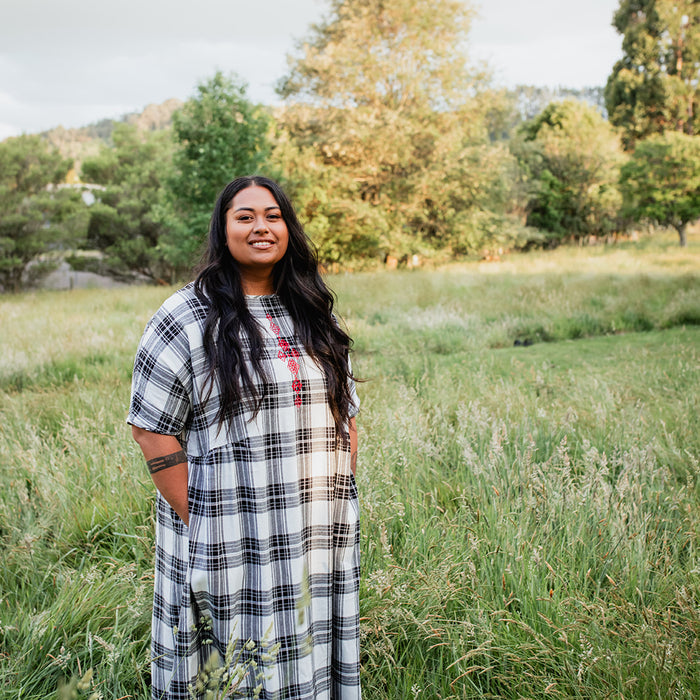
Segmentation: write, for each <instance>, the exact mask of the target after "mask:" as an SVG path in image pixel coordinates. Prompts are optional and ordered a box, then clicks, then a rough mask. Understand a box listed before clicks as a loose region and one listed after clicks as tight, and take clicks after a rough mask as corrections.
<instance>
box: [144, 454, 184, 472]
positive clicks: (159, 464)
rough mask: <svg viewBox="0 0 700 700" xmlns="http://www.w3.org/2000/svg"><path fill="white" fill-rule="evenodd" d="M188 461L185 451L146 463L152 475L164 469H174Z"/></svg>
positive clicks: (155, 458)
mask: <svg viewBox="0 0 700 700" xmlns="http://www.w3.org/2000/svg"><path fill="white" fill-rule="evenodd" d="M186 461H187V455H186V454H185V451H184V450H180V451H179V452H173V453H172V454H171V455H165V456H163V457H154V458H153V459H149V460H148V461H147V462H146V465H147V466H148V471H149V472H150V473H151V474H155V473H156V472H159V471H162V470H163V469H169V468H170V467H174V466H175V465H176V464H182V463H183V462H186Z"/></svg>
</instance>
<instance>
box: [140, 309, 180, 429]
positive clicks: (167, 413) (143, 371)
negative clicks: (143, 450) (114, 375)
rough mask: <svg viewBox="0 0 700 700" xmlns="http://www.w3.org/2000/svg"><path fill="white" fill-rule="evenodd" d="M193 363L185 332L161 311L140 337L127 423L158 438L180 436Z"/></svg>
mask: <svg viewBox="0 0 700 700" xmlns="http://www.w3.org/2000/svg"><path fill="white" fill-rule="evenodd" d="M191 393H192V362H191V359H190V352H189V342H188V338H187V333H186V331H185V328H184V327H183V326H182V324H181V323H180V322H178V320H177V319H176V317H175V316H174V315H173V314H171V313H168V312H167V311H165V310H164V309H163V308H161V309H160V310H159V311H158V313H156V315H155V316H154V317H153V318H152V319H151V320H150V322H149V323H148V325H147V326H146V330H145V331H144V333H143V337H142V338H141V342H140V344H139V348H138V351H137V352H136V359H135V360H134V374H133V377H132V382H131V405H130V407H129V415H128V417H127V423H130V424H131V425H134V426H136V427H137V428H143V429H144V430H149V431H150V432H153V433H160V434H161V435H179V434H180V433H182V431H183V429H184V428H185V426H186V425H187V423H188V419H189V417H190V414H191V407H192V400H191Z"/></svg>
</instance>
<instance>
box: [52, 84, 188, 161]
mask: <svg viewBox="0 0 700 700" xmlns="http://www.w3.org/2000/svg"><path fill="white" fill-rule="evenodd" d="M182 104H183V103H182V101H181V100H178V99H176V98H174V97H173V98H171V99H169V100H166V101H165V102H163V103H161V104H150V105H148V106H147V107H146V108H145V109H144V110H143V112H131V113H129V114H125V115H123V116H122V117H121V118H120V119H116V120H115V119H102V120H100V121H99V122H95V123H94V124H89V125H87V126H81V127H78V128H75V129H66V128H64V127H62V126H57V127H56V128H55V129H51V130H50V131H45V132H43V133H42V134H41V135H42V136H43V137H44V138H46V139H47V140H48V141H49V143H50V144H51V145H52V146H55V147H56V148H57V149H58V150H59V151H60V153H61V154H62V155H63V156H65V157H66V158H71V159H72V160H73V161H75V166H74V167H75V169H76V171H78V170H79V169H80V164H81V163H82V161H83V160H84V159H85V158H89V157H91V156H94V155H97V153H98V151H99V150H100V145H101V144H103V143H109V142H110V140H111V137H112V131H113V130H114V127H115V125H116V124H119V123H124V122H126V123H127V124H134V125H135V126H136V128H137V129H138V130H139V131H158V130H160V129H167V128H168V127H169V126H170V125H171V124H172V119H173V113H174V112H175V111H176V110H178V109H180V107H182Z"/></svg>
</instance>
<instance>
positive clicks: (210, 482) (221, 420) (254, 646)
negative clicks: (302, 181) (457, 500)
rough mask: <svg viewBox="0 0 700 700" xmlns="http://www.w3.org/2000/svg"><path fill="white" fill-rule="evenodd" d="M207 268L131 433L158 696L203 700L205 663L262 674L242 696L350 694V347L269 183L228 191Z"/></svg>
mask: <svg viewBox="0 0 700 700" xmlns="http://www.w3.org/2000/svg"><path fill="white" fill-rule="evenodd" d="M206 260H207V261H206V265H205V266H204V268H203V270H202V271H201V272H200V274H199V276H198V277H197V280H196V281H195V282H194V283H193V284H190V285H187V286H186V287H184V288H183V289H181V290H180V291H178V292H177V293H176V294H174V295H173V296H172V297H171V298H170V299H168V300H167V301H166V302H165V303H164V304H163V306H162V307H161V309H160V310H159V311H158V312H157V313H156V314H155V316H154V317H153V318H152V319H151V321H150V323H149V324H148V326H147V327H146V330H145V332H144V335H143V338H142V340H141V344H140V347H139V350H138V353H137V356H136V362H135V365H134V377H133V386H132V400H131V409H130V412H129V417H128V421H129V423H131V425H132V426H133V434H134V438H135V439H136V441H137V442H138V443H139V445H140V446H141V448H142V450H143V453H144V456H145V458H146V460H147V464H148V468H149V471H150V472H151V476H152V478H153V481H154V483H155V485H156V487H157V489H158V517H157V529H156V575H155V596H154V606H153V642H152V651H153V661H152V683H153V697H154V698H163V699H165V700H184V699H185V698H190V697H191V695H190V690H189V689H190V687H192V688H193V689H194V692H195V694H196V695H197V697H199V695H198V693H201V692H203V691H205V690H213V689H212V688H210V687H209V686H206V684H204V685H203V683H204V681H203V680H202V679H203V676H202V675H201V674H200V675H199V676H198V674H199V672H200V671H201V669H202V668H203V667H204V666H205V665H207V667H208V668H210V667H211V664H212V663H213V662H212V660H211V655H212V653H213V652H215V651H216V652H218V654H219V658H221V659H225V658H229V659H230V658H232V657H233V658H234V659H237V660H238V663H239V664H243V667H244V668H249V669H250V668H257V671H253V672H251V673H250V674H249V675H246V676H244V677H243V678H242V679H240V685H236V686H235V687H236V688H237V690H238V692H239V693H240V694H241V695H243V696H245V697H253V696H255V697H260V698H268V699H270V698H295V699H298V700H303V699H305V700H312V699H314V700H317V699H318V700H322V699H326V700H330V699H331V698H334V699H335V700H338V699H339V698H343V700H352V699H354V698H359V697H360V687H359V508H358V499H357V488H356V484H355V478H354V472H355V463H356V455H357V439H356V435H357V433H356V428H355V415H356V413H357V411H358V408H359V401H358V399H357V394H356V393H355V385H354V381H353V377H352V372H351V369H350V364H349V358H348V353H349V349H350V344H351V340H350V338H349V337H348V335H347V333H345V331H344V330H343V329H342V328H341V327H340V326H339V325H338V323H337V321H336V319H335V317H334V316H333V295H332V293H331V292H330V290H329V289H328V288H327V287H326V285H325V283H324V282H323V280H322V279H321V277H320V275H319V273H318V264H317V261H316V258H315V256H314V254H313V252H312V250H311V248H310V245H309V242H308V240H307V238H306V235H305V234H304V231H303V229H302V228H301V225H300V224H299V221H298V219H297V216H296V214H295V212H294V209H293V208H292V205H291V203H290V202H289V200H288V199H287V197H286V195H285V194H284V192H283V191H282V190H281V189H280V187H279V186H278V185H277V184H276V183H275V182H273V181H272V180H269V179H267V178H263V177H245V178H238V179H237V180H234V181H233V182H231V183H230V184H229V185H228V186H227V187H226V188H225V189H224V191H223V192H222V193H221V195H220V196H219V198H218V200H217V203H216V206H215V208H214V214H213V216H212V220H211V228H210V232H209V245H208V250H207V256H206ZM227 651H228V652H229V654H228V655H227ZM230 654H232V657H231V655H230ZM240 668H241V666H240V665H239V667H238V668H237V669H227V671H226V673H228V674H229V676H228V678H229V679H230V680H231V682H233V679H234V678H235V677H236V676H235V672H236V671H238V670H239V669H240ZM237 682H238V681H236V683H237ZM198 684H199V685H198ZM258 685H259V686H260V688H259V695H254V693H255V692H256V687H257V686H258ZM231 689H232V688H231V687H230V686H229V687H228V690H231Z"/></svg>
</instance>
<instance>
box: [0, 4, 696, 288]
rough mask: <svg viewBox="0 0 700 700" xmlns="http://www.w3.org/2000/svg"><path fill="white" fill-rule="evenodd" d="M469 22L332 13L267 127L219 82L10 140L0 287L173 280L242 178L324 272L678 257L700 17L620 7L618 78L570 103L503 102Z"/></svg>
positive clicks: (669, 8) (431, 13) (345, 8)
mask: <svg viewBox="0 0 700 700" xmlns="http://www.w3.org/2000/svg"><path fill="white" fill-rule="evenodd" d="M471 18H472V7H471V5H470V4H469V3H465V2H461V1H460V2H458V1H457V0H438V2H437V3H423V2H417V1H416V0H384V1H382V2H379V0H332V2H330V3H329V12H328V13H327V15H326V17H325V19H324V20H323V22H321V23H320V24H318V25H315V26H313V27H312V28H310V30H309V32H308V35H307V36H306V37H304V38H303V39H302V40H301V41H300V42H299V44H298V47H297V49H296V51H295V52H294V53H293V55H291V56H290V57H289V68H288V73H287V75H285V76H284V77H283V78H282V79H281V80H280V82H279V85H278V93H279V96H280V98H281V100H282V103H281V105H280V106H278V107H275V108H274V109H272V108H270V107H267V106H265V105H259V104H254V103H253V102H252V101H251V100H250V99H249V98H248V96H247V92H246V86H245V84H244V83H243V82H242V81H241V79H240V78H239V77H238V76H236V75H234V74H224V73H220V72H219V73H217V74H216V75H214V76H212V77H211V78H209V79H207V80H204V81H202V82H201V83H200V84H199V85H198V86H197V87H196V88H195V90H194V93H193V95H192V97H191V98H190V99H189V100H187V101H186V102H185V103H181V102H179V101H177V100H169V101H168V102H166V103H164V104H163V105H151V106H149V107H148V108H147V109H146V110H145V111H144V112H143V113H142V114H140V115H126V116H125V117H124V118H123V119H122V120H119V121H118V122H114V121H111V120H104V121H103V122H99V123H97V124H93V125H91V126H88V127H85V128H83V129H74V130H65V129H61V128H58V129H55V130H52V131H51V132H47V133H45V134H42V135H39V136H32V137H18V138H10V139H6V140H5V141H3V142H1V143H0V183H1V184H0V221H1V222H2V223H0V268H1V269H2V278H1V279H0V288H1V289H3V290H6V291H8V290H14V289H18V288H20V287H21V286H22V285H24V284H31V282H32V279H33V277H34V276H36V275H37V274H39V273H40V272H41V271H42V270H45V269H48V268H49V267H50V266H51V265H52V264H56V261H57V260H65V259H69V260H70V261H71V263H72V264H74V265H77V266H82V268H85V269H87V268H90V269H92V270H93V271H95V272H101V273H106V274H110V275H116V276H119V277H120V279H129V278H132V279H135V278H138V279H144V278H146V279H151V280H154V281H157V280H165V281H175V280H176V279H180V278H183V277H185V276H187V274H188V270H189V269H190V268H191V266H192V264H193V263H195V262H196V260H197V257H198V254H199V250H200V247H201V243H202V241H203V240H204V238H205V235H206V231H207V227H208V218H209V214H210V210H211V207H212V205H213V201H214V199H215V197H216V194H217V193H218V191H219V190H220V189H221V188H222V187H223V186H224V185H225V184H226V182H227V181H228V180H230V179H231V178H232V177H234V176H236V175H239V174H242V173H246V172H262V173H265V174H268V175H271V176H273V177H277V178H279V179H281V180H282V181H283V183H284V185H285V186H286V187H287V188H288V189H289V191H290V193H291V195H292V197H293V199H294V201H295V202H296V204H297V206H298V209H299V212H300V214H301V218H302V220H303V222H304V224H305V226H306V230H307V232H308V233H309V235H310V236H311V238H312V240H313V241H314V243H315V244H316V246H317V248H318V250H319V255H320V258H321V260H322V262H323V263H324V264H326V265H327V266H329V267H331V268H332V269H336V268H346V269H360V268H371V267H375V266H377V265H380V264H382V263H384V262H388V263H390V264H391V265H402V264H406V265H413V264H414V263H415V262H416V261H432V262H434V263H441V262H446V261H449V260H454V259H456V258H460V257H464V256H489V255H491V254H492V253H493V251H497V250H516V249H528V248H532V247H538V246H546V247H553V246H557V245H563V244H567V243H570V242H576V243H583V242H586V241H589V242H590V241H600V240H613V239H614V237H616V236H618V235H621V234H622V235H624V234H626V233H627V232H628V231H630V230H632V229H636V228H638V227H642V228H643V229H644V230H649V231H653V230H654V227H674V228H675V229H676V230H677V231H678V235H679V242H680V243H681V245H684V244H685V243H686V242H687V231H688V227H689V226H690V225H691V224H692V223H693V221H694V219H695V218H697V216H698V208H699V206H700V205H699V204H698V202H699V201H700V185H698V181H697V170H698V155H697V151H698V149H697V143H698V138H700V136H699V134H698V128H699V127H698V119H697V105H698V102H699V100H700V93H698V90H700V87H699V85H698V80H697V76H698V74H699V72H700V5H699V4H698V3H697V2H692V0H682V1H681V0H679V2H673V1H672V0H621V1H620V5H619V8H618V10H617V12H616V13H615V15H614V17H612V18H611V21H612V22H613V24H614V26H615V27H616V28H617V30H618V31H619V33H620V34H621V37H622V41H623V57H622V59H621V60H620V61H619V62H617V63H616V64H615V65H614V66H611V73H610V77H609V80H608V82H607V85H606V86H605V88H603V87H591V88H587V89H582V90H573V89H567V88H557V89H551V88H542V87H537V86H519V87H517V88H515V89H512V90H504V89H501V88H498V87H497V86H495V85H494V84H493V82H492V80H491V78H490V76H489V75H488V73H487V72H484V70H483V69H482V68H480V67H477V66H476V65H475V64H474V63H473V62H472V61H471V60H470V57H469V55H468V52H467V50H466V48H465V47H468V39H469V31H470V22H471ZM59 164H60V167H59ZM25 171H26V172H32V173H34V175H33V176H32V177H29V178H26V177H24V175H23V173H24V172H25ZM30 182H31V183H32V184H31V185H30V184H28V183H30ZM88 187H89V191H86V188H88ZM86 251H90V256H86V254H85V253H86ZM30 264H31V265H30ZM30 268H31V269H32V270H33V273H32V274H29V271H30Z"/></svg>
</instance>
